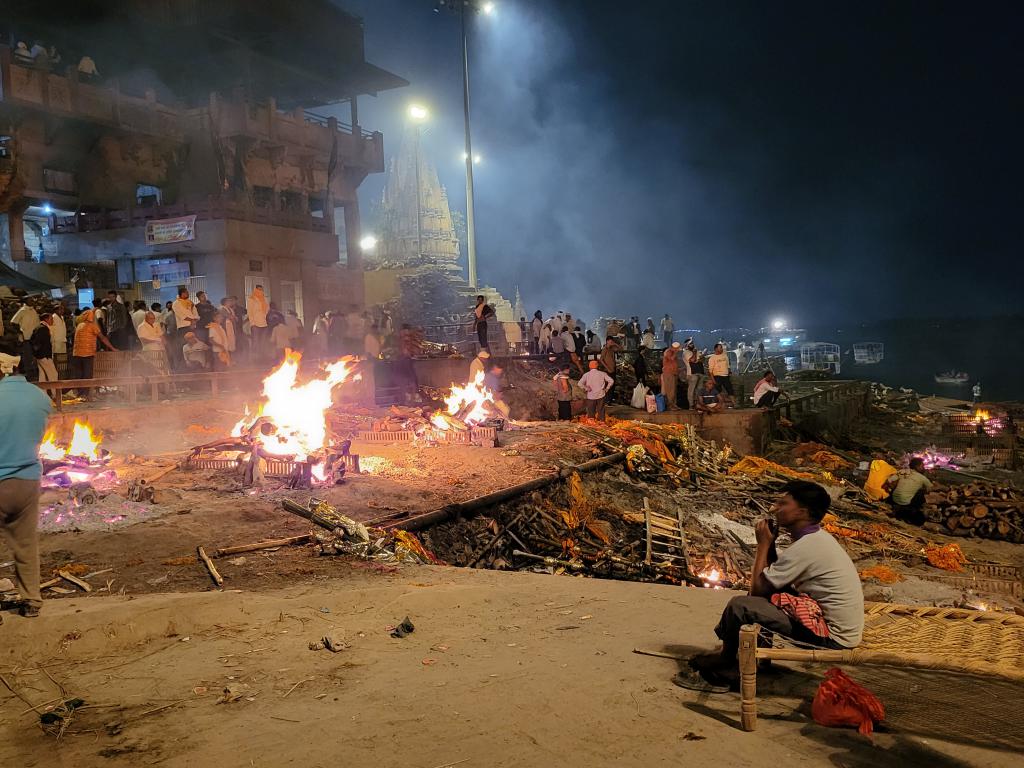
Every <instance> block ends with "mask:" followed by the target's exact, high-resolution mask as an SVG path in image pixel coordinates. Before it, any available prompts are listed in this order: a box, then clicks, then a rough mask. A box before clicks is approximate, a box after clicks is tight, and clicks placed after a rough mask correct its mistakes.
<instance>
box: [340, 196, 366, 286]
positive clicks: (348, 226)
mask: <svg viewBox="0 0 1024 768" xmlns="http://www.w3.org/2000/svg"><path fill="white" fill-rule="evenodd" d="M344 206H345V207H344V211H345V250H346V252H347V253H348V268H349V269H350V270H359V271H360V272H361V271H362V270H363V250H362V248H361V247H360V246H359V241H360V240H361V239H362V235H361V234H360V228H359V202H358V201H357V200H346V201H345V203H344Z"/></svg>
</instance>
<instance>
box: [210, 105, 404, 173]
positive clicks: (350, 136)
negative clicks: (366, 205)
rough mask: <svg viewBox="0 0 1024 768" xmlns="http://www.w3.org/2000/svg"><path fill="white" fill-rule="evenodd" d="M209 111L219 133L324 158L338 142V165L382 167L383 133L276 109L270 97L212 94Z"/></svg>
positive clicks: (372, 169)
mask: <svg viewBox="0 0 1024 768" xmlns="http://www.w3.org/2000/svg"><path fill="white" fill-rule="evenodd" d="M210 115H211V120H212V122H213V125H214V129H215V131H216V132H217V133H218V135H220V136H225V137H231V136H239V137H244V138H248V139H251V140H253V141H256V142H259V143H260V144H263V145H264V146H266V147H279V146H286V147H288V148H289V151H298V152H302V151H303V150H305V151H306V152H308V153H309V154H311V155H315V156H318V157H320V158H323V159H324V160H326V159H327V158H329V157H330V156H331V154H332V149H333V147H334V144H335V142H337V155H336V156H337V161H338V164H339V166H340V165H344V166H347V167H350V168H360V169H362V170H363V171H365V172H366V173H381V172H383V170H384V137H383V136H382V135H381V134H380V132H375V133H370V132H368V131H364V130H362V129H361V128H358V127H356V128H353V127H352V126H351V125H348V124H346V123H343V122H340V121H339V120H337V119H336V118H333V117H324V116H322V115H316V114H313V113H310V112H306V111H304V110H302V109H295V110H292V111H290V112H285V111H282V110H279V109H277V106H276V103H275V102H274V100H273V99H270V100H269V101H267V102H263V103H258V104H256V103H252V102H248V101H245V100H242V99H239V100H227V99H223V98H220V97H217V96H214V97H213V98H212V99H211V101H210Z"/></svg>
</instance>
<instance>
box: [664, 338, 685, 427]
mask: <svg viewBox="0 0 1024 768" xmlns="http://www.w3.org/2000/svg"><path fill="white" fill-rule="evenodd" d="M682 346H683V345H682V344H680V343H679V342H678V341H673V342H672V344H671V346H669V347H668V349H666V350H665V354H664V355H662V357H661V394H663V395H664V396H665V408H667V409H671V410H673V411H675V410H679V406H677V405H676V382H678V381H679V357H678V355H679V350H680V348H682Z"/></svg>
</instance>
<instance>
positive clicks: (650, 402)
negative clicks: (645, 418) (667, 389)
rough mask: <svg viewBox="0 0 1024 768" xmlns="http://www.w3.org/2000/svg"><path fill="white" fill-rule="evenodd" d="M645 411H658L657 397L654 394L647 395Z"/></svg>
mask: <svg viewBox="0 0 1024 768" xmlns="http://www.w3.org/2000/svg"><path fill="white" fill-rule="evenodd" d="M646 400H647V412H648V413H657V412H658V398H657V397H655V396H654V395H647V398H646Z"/></svg>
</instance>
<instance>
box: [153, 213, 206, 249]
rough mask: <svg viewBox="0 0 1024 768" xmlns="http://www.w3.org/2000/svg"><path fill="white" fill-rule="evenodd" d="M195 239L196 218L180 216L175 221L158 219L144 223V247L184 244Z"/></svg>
mask: <svg viewBox="0 0 1024 768" xmlns="http://www.w3.org/2000/svg"><path fill="white" fill-rule="evenodd" d="M195 239H196V217H195V216H180V217H179V218H177V219H160V220H158V221H147V222H146V245H164V244H165V243H184V242H186V241H188V240H195Z"/></svg>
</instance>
